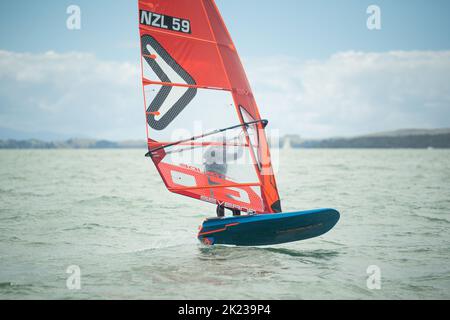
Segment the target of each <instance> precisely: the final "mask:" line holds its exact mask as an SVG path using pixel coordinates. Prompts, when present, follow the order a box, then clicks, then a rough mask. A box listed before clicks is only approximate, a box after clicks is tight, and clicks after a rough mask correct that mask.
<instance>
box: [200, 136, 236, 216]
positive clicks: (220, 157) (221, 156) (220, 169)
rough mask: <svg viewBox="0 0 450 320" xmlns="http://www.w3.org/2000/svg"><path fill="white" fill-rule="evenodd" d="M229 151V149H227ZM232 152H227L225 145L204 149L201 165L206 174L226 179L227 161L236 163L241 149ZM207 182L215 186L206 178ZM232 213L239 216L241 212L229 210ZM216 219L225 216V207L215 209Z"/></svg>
mask: <svg viewBox="0 0 450 320" xmlns="http://www.w3.org/2000/svg"><path fill="white" fill-rule="evenodd" d="M228 149H229V148H228ZM233 149H234V152H227V151H228V150H227V147H226V144H225V143H224V145H223V146H211V147H209V148H208V149H206V151H205V153H204V154H203V165H204V170H205V172H206V173H214V174H215V175H219V176H220V177H222V178H224V179H225V178H226V175H227V171H228V164H227V161H228V160H233V161H236V160H237V159H239V158H240V157H241V156H242V154H243V150H242V148H239V147H237V148H233ZM208 182H209V183H210V184H215V182H213V181H211V180H210V178H209V177H208ZM227 209H229V210H231V211H232V212H233V216H240V215H241V211H240V210H238V209H230V208H227ZM216 214H217V217H219V218H221V217H224V216H225V206H223V205H218V206H217V208H216Z"/></svg>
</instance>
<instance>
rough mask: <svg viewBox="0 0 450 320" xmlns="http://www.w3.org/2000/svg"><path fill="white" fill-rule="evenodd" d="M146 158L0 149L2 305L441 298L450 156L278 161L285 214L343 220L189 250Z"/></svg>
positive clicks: (287, 155) (180, 213)
mask: <svg viewBox="0 0 450 320" xmlns="http://www.w3.org/2000/svg"><path fill="white" fill-rule="evenodd" d="M144 153H145V150H19V151H13V150H3V151H0V298H1V299H185V298H186V299H408V298H413V299H432V298H436V299H450V233H449V227H450V151H446V150H331V149H328V150H325V149H324V150H289V149H288V150H282V151H281V152H280V154H279V157H278V158H279V159H280V160H279V162H278V172H277V178H278V185H279V191H280V194H281V197H282V204H283V210H284V211H296V210H307V209H312V208H320V207H332V208H336V209H338V210H339V211H340V212H341V220H340V221H339V223H338V224H337V225H336V227H335V228H334V229H333V230H331V231H330V232H329V233H327V234H325V235H323V236H322V237H319V238H315V239H310V240H306V241H300V242H295V243H290V244H285V245H276V246H268V247H226V246H220V247H219V246H218V247H205V246H203V245H201V244H199V243H198V241H197V239H196V233H197V230H198V226H199V225H200V224H201V222H202V220H203V219H204V218H206V217H209V216H212V215H214V212H215V208H214V206H212V205H210V204H207V203H202V202H198V201H195V200H191V199H188V198H184V197H182V196H179V195H175V194H171V193H169V192H168V191H167V190H166V189H165V187H164V185H163V183H162V181H161V180H160V178H159V176H158V174H157V172H156V170H155V168H154V167H153V166H152V164H151V163H150V161H149V160H148V159H146V158H144ZM78 271H79V272H80V277H79V278H78V277H76V276H77V274H78V273H77V272H78ZM368 271H369V273H368ZM68 272H69V273H68ZM78 279H79V281H78ZM78 284H79V286H78ZM78 287H79V288H78Z"/></svg>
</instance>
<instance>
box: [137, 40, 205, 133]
mask: <svg viewBox="0 0 450 320" xmlns="http://www.w3.org/2000/svg"><path fill="white" fill-rule="evenodd" d="M141 45H142V57H143V58H144V60H145V61H146V62H147V64H148V65H149V66H150V68H151V69H152V70H153V72H154V73H155V74H156V76H157V77H158V78H159V80H160V82H161V83H164V84H165V85H163V86H162V87H161V89H160V90H159V91H158V93H157V94H156V96H155V97H154V98H153V99H152V101H151V103H150V105H149V106H148V108H147V123H148V125H149V126H150V127H151V128H153V129H155V130H158V131H161V130H164V129H165V128H167V126H168V125H169V124H170V123H172V121H173V120H175V118H176V117H178V115H179V114H180V113H181V112H182V111H183V110H184V109H185V108H186V107H187V106H188V104H189V103H190V102H191V101H192V100H193V99H194V97H195V96H196V94H197V88H195V87H190V86H195V85H196V82H195V80H194V79H193V78H192V77H191V75H190V74H189V73H188V72H187V71H186V70H184V69H183V68H182V67H181V66H180V65H179V64H178V63H177V62H176V61H175V59H174V58H173V57H172V56H171V55H170V54H169V53H168V52H167V51H166V50H165V49H164V48H163V47H162V46H161V45H160V44H159V42H158V41H156V40H155V39H154V38H153V37H152V36H150V35H143V36H142V37H141Z"/></svg>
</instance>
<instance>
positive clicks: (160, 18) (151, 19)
mask: <svg viewBox="0 0 450 320" xmlns="http://www.w3.org/2000/svg"><path fill="white" fill-rule="evenodd" d="M139 17H140V18H139V19H140V23H141V24H143V25H146V26H149V27H155V28H160V29H166V30H170V31H176V32H182V33H191V22H190V21H189V20H187V19H181V18H176V17H171V16H166V15H164V14H159V13H154V12H151V11H146V10H140V11H139Z"/></svg>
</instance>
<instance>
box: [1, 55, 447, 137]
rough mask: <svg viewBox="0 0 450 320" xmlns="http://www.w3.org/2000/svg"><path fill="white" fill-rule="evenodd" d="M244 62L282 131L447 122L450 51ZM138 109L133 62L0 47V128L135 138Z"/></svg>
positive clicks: (340, 131) (141, 129)
mask: <svg viewBox="0 0 450 320" xmlns="http://www.w3.org/2000/svg"><path fill="white" fill-rule="evenodd" d="M244 65H245V67H246V70H247V71H248V74H249V78H250V81H251V83H252V87H253V89H254V92H255V97H256V99H257V102H258V105H259V107H260V109H261V114H262V115H263V116H264V117H266V118H268V119H269V120H270V123H271V125H270V127H269V128H274V129H279V130H280V131H281V133H282V134H285V133H298V134H301V135H302V136H304V137H327V136H336V135H355V134H364V133H370V132H376V131H385V130H391V129H398V128H413V127H414V128H432V127H449V126H450V90H449V85H448V84H449V83H450V51H393V52H386V53H364V52H353V51H350V52H342V53H337V54H335V55H333V56H331V57H329V58H328V59H325V60H317V61H306V62H304V61H300V60H298V59H296V58H293V57H286V56H281V57H266V58H258V59H251V60H249V59H247V60H245V61H244ZM143 112H144V108H143V95H142V87H141V83H140V66H139V64H138V63H126V62H115V61H103V60H100V59H98V58H97V57H96V56H95V55H92V54H87V53H75V52H74V53H65V54H60V53H55V52H47V53H43V54H31V53H15V52H8V51H1V50H0V127H5V128H9V129H15V130H22V131H29V132H40V131H46V132H56V133H59V134H61V135H64V136H71V135H73V136H80V135H82V136H86V137H95V138H106V139H128V138H143V137H145V125H144V115H143ZM217 118H218V117H217ZM218 119H220V118H218Z"/></svg>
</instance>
